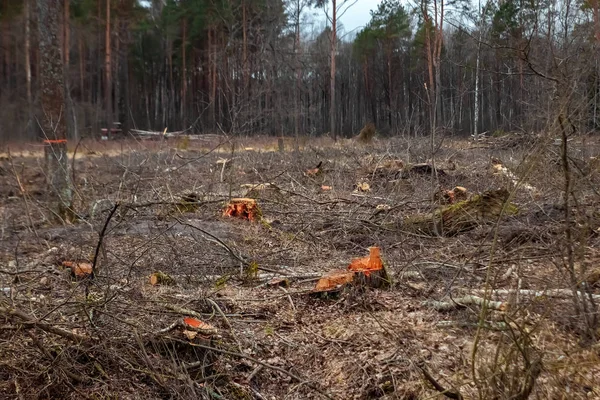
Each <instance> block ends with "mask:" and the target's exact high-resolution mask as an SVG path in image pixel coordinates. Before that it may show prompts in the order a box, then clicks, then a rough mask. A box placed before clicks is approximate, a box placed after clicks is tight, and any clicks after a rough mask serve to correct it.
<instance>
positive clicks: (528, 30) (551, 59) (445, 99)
mask: <svg viewBox="0 0 600 400" xmlns="http://www.w3.org/2000/svg"><path fill="white" fill-rule="evenodd" d="M62 3H63V4H62V5H63V10H61V26H62V32H63V34H62V37H61V38H60V43H61V46H62V57H63V62H64V65H65V77H66V80H65V81H66V85H67V88H68V90H67V93H68V94H69V96H67V113H68V115H69V118H67V121H68V125H69V136H70V138H73V137H78V136H88V135H90V134H97V132H98V131H99V129H100V128H101V127H106V126H108V125H112V123H113V122H116V121H118V122H120V123H121V124H122V126H123V127H124V129H125V130H127V129H129V128H137V129H144V130H152V131H162V130H163V129H164V128H168V130H169V131H177V130H187V131H188V132H189V133H218V132H225V133H227V134H234V135H253V134H268V135H284V136H293V135H320V134H324V133H329V134H330V135H332V136H333V137H338V136H341V137H349V136H353V135H355V134H357V133H358V131H360V129H361V128H362V127H363V126H364V125H365V124H366V123H369V122H373V123H374V124H375V126H376V128H377V129H378V131H379V132H381V133H384V134H390V135H397V134H411V135H419V134H428V133H431V132H443V133H452V134H471V135H473V134H474V135H477V134H478V133H481V132H489V133H490V134H494V133H496V134H498V133H502V132H505V131H522V132H530V131H539V130H542V129H544V127H547V126H548V125H549V124H553V123H555V122H556V121H557V117H558V116H559V115H563V116H564V117H565V121H568V122H569V126H570V127H571V129H572V131H573V132H580V133H586V132H592V131H594V130H595V129H596V128H597V124H598V115H597V114H598V104H597V103H598V86H599V85H598V76H599V74H598V68H599V65H598V45H599V44H600V22H599V13H598V1H597V0H588V1H581V0H576V1H572V0H566V1H559V0H503V1H488V2H486V3H484V2H480V3H479V4H475V3H471V2H467V1H461V0H458V1H453V2H450V1H443V0H438V1H434V0H422V1H420V2H419V1H416V2H400V1H397V0H384V1H383V2H382V3H381V4H380V5H379V7H378V8H376V9H375V10H373V11H372V14H371V20H370V22H369V23H368V25H367V26H365V27H363V28H359V29H357V30H356V31H351V32H344V30H343V29H344V28H343V26H341V25H340V24H339V23H337V22H338V21H337V19H338V18H339V17H336V14H337V16H339V15H340V13H343V12H344V11H345V10H346V9H347V8H348V7H352V3H353V1H352V0H337V1H333V3H332V2H331V1H330V2H327V1H322V0H152V1H144V2H140V1H136V0H63V1H62ZM317 13H318V14H319V15H325V16H326V17H325V18H323V19H318V18H319V17H317V18H316V17H315V14H317ZM332 27H334V28H333V29H332ZM332 31H335V35H332ZM0 36H1V39H0V59H1V62H0V73H1V75H0V76H1V81H0V118H2V120H3V121H4V123H3V129H2V131H1V132H0V139H2V140H15V139H21V138H26V139H32V138H34V137H36V136H39V133H38V132H37V131H38V130H39V129H38V128H37V127H38V126H39V124H38V123H37V122H36V121H37V120H39V116H40V115H41V109H40V106H39V99H38V97H39V91H40V90H39V89H40V82H39V76H40V53H39V46H38V43H39V29H38V24H37V14H36V10H35V2H33V1H31V0H0ZM332 54H335V57H333V58H332V57H331V55H332Z"/></svg>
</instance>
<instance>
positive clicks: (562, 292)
mask: <svg viewBox="0 0 600 400" xmlns="http://www.w3.org/2000/svg"><path fill="white" fill-rule="evenodd" d="M480 291H481V290H480ZM515 293H516V294H519V295H523V296H531V297H560V298H566V297H571V296H573V294H574V292H573V291H572V290H571V289H548V290H529V289H520V290H517V289H498V290H494V291H493V292H492V294H494V295H509V294H515ZM576 293H577V295H578V296H591V297H592V299H594V300H600V294H592V293H585V292H580V291H578V292H576Z"/></svg>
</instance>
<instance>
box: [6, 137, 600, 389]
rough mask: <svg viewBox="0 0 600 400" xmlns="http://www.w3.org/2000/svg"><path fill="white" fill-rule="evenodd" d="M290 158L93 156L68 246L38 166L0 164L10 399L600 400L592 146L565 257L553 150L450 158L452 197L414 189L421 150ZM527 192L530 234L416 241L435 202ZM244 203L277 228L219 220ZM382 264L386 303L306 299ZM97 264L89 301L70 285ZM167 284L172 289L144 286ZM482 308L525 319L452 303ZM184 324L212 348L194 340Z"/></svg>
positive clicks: (25, 151)
mask: <svg viewBox="0 0 600 400" xmlns="http://www.w3.org/2000/svg"><path fill="white" fill-rule="evenodd" d="M291 143H292V142H286V149H285V151H283V152H280V151H278V146H277V140H276V139H272V138H261V139H237V140H236V144H235V146H233V147H232V145H231V143H230V142H228V141H226V140H223V139H222V138H219V137H217V136H215V137H209V139H206V140H187V139H184V140H174V141H166V142H146V141H142V142H137V141H133V140H124V141H110V142H85V141H84V142H82V143H81V144H80V145H79V146H78V148H77V152H76V156H75V157H74V159H73V163H72V166H73V167H74V168H73V170H72V171H71V173H72V176H73V178H74V182H75V204H74V205H75V208H76V210H77V213H78V214H79V216H80V220H79V221H77V222H75V223H68V224H59V223H56V222H53V221H52V218H51V213H50V212H49V210H48V209H47V207H46V203H47V198H48V194H47V190H46V186H45V183H44V182H45V175H44V168H43V157H42V153H41V150H42V149H41V147H39V146H35V145H21V146H12V147H11V149H10V150H11V151H10V153H9V152H8V148H7V147H5V148H4V149H0V150H1V153H2V154H0V397H1V398H3V399H12V398H14V399H29V398H44V399H50V398H51V399H57V398H62V399H83V398H92V399H108V398H122V399H155V398H156V399H169V398H178V399H200V398H206V399H313V398H314V399H317V398H333V399H430V398H443V397H444V395H446V396H449V397H452V396H454V397H453V398H459V397H460V396H463V397H464V398H468V399H470V398H486V399H491V398H498V399H504V398H515V399H517V398H522V399H524V398H527V397H528V396H529V395H530V396H531V397H532V398H538V399H563V398H564V399H567V398H568V399H579V398H582V399H583V398H586V399H589V398H600V346H599V345H598V344H596V343H594V342H592V341H590V340H589V336H590V335H587V336H586V335H585V334H584V333H585V332H586V329H587V331H588V332H589V331H590V329H591V330H592V334H591V336H593V333H594V332H593V330H594V329H598V326H593V325H591V326H592V327H591V328H588V326H590V324H591V323H588V324H587V325H586V323H584V322H582V321H584V320H585V316H586V315H587V316H590V318H588V321H590V320H591V319H592V317H593V316H595V317H597V310H596V311H595V310H593V309H591V310H590V309H588V310H587V313H586V312H584V311H582V312H580V315H577V313H576V311H575V310H574V305H573V296H572V295H569V293H570V291H571V288H572V287H573V286H572V284H571V283H570V282H572V281H571V280H570V279H571V277H570V276H569V273H568V268H566V267H565V263H566V262H565V260H567V259H568V257H567V255H568V252H567V249H568V248H569V246H571V248H573V249H574V254H575V255H574V256H573V257H574V260H575V261H574V263H573V266H574V267H575V270H576V271H575V272H576V273H579V272H580V271H584V270H585V271H588V272H589V273H587V272H586V274H587V275H585V276H584V278H583V279H588V277H589V279H588V282H587V284H588V286H586V287H588V288H590V289H589V291H590V293H593V294H596V295H600V288H598V287H594V286H593V285H595V284H597V283H598V279H600V275H599V276H598V277H597V279H593V276H592V275H593V273H594V271H597V272H598V274H600V270H599V269H597V268H598V266H599V261H600V239H599V237H598V236H599V235H598V233H599V230H598V229H599V227H600V216H599V215H598V212H597V210H598V204H600V195H598V194H597V192H596V190H597V188H599V187H600V185H599V183H600V170H599V166H598V159H597V158H595V157H597V156H598V155H600V151H599V150H600V142H599V141H598V140H597V138H589V137H588V138H574V139H573V140H572V141H570V142H569V146H570V151H569V156H570V157H571V163H572V169H571V173H572V175H573V188H574V189H573V196H574V199H576V200H577V203H574V205H573V219H574V221H575V222H573V224H572V226H573V227H572V229H571V230H572V236H573V238H572V240H571V241H570V242H569V241H567V240H565V222H564V221H565V215H566V214H565V208H564V196H563V194H562V193H563V188H564V186H565V184H564V173H563V168H562V166H561V147H560V146H557V145H556V143H554V138H549V139H548V140H546V141H545V142H544V138H541V137H537V136H535V137H533V136H530V137H528V136H523V135H517V134H511V135H507V136H503V137H498V138H487V139H485V140H482V141H480V142H472V141H467V140H451V139H446V140H444V141H443V143H441V145H440V146H439V148H438V149H437V150H436V155H435V163H436V165H437V167H438V168H439V169H441V170H443V171H444V172H445V173H444V174H441V173H438V175H437V180H436V179H433V178H432V176H431V175H430V174H419V173H414V174H407V173H404V172H403V171H406V170H408V167H409V166H410V165H413V164H415V163H425V162H430V158H431V149H430V148H429V140H428V139H424V138H423V139H400V138H397V139H381V140H376V141H375V142H374V143H373V144H371V145H360V144H358V143H356V142H354V141H352V140H347V141H341V142H338V143H336V144H334V143H333V142H330V141H328V140H326V139H315V140H311V141H305V144H304V145H303V146H302V148H301V149H300V151H293V148H292V147H293V146H292V145H291ZM74 150H75V149H71V150H70V155H71V156H73V151H74ZM226 160H227V161H226ZM398 160H401V162H399V161H398ZM492 160H494V162H495V163H498V162H501V165H502V166H504V167H505V168H506V170H505V171H504V172H501V171H500V170H499V169H498V168H494V167H493V163H494V162H492ZM319 163H321V166H320V173H319V174H316V175H314V176H313V175H311V174H307V170H309V169H312V168H315V167H316V166H317V165H319ZM506 171H512V173H513V174H514V177H513V178H511V177H510V176H508V173H507V172H506ZM515 177H516V178H515ZM521 178H522V179H521ZM364 182H367V183H368V186H369V188H368V190H363V191H360V190H359V189H357V184H359V183H364ZM516 182H518V184H519V187H518V188H517V190H515V191H513V192H514V197H513V198H512V202H513V203H514V204H515V205H516V206H517V207H518V213H516V214H515V215H507V216H503V217H501V218H500V219H497V220H493V221H489V223H481V224H479V225H478V226H474V227H473V229H471V230H469V231H466V232H463V233H460V234H456V235H453V236H444V235H440V236H430V235H426V234H421V233H418V232H417V233H415V232H414V231H408V230H407V229H404V226H403V221H404V220H405V218H406V217H408V216H411V215H415V214H419V213H427V212H430V211H432V210H433V209H434V208H435V207H438V206H439V204H436V203H435V202H434V201H433V199H434V198H436V196H435V195H434V193H435V192H438V191H439V190H440V188H442V189H452V188H454V187H455V186H462V187H465V188H466V189H467V190H468V192H469V193H471V194H477V193H483V192H486V191H488V190H494V189H498V188H508V189H510V190H512V189H514V187H515V184H516ZM265 183H270V184H272V185H271V186H269V187H266V188H265V187H260V188H255V189H254V190H252V192H251V193H248V191H249V190H251V189H250V188H249V187H248V186H243V185H247V184H265ZM324 186H327V187H329V188H324ZM362 189H366V187H365V186H363V187H362ZM192 193H193V194H194V195H193V199H194V205H193V206H190V205H185V206H182V205H181V204H180V203H181V199H182V197H183V196H186V195H190V194H192ZM231 196H233V197H249V196H252V197H254V198H256V199H257V202H258V204H259V206H260V208H261V211H262V219H261V220H260V221H256V222H250V221H246V220H241V219H236V218H232V217H227V216H223V208H224V207H225V205H226V204H227V202H228V200H229V198H230V197H231ZM188 197H189V196H188ZM436 201H437V200H436ZM105 226H106V230H105V232H104V234H103V235H102V246H99V237H100V236H101V232H102V230H103V227H105ZM370 246H378V247H379V248H380V249H381V254H382V258H383V260H384V262H385V265H386V268H387V270H388V272H389V274H390V275H391V277H392V286H391V287H390V288H379V289H376V288H369V287H356V286H350V287H348V288H347V289H346V290H343V291H342V292H341V293H338V294H337V295H335V296H331V297H330V298H323V297H315V296H313V295H311V292H312V289H313V288H314V286H315V283H316V281H317V279H318V277H319V276H321V275H323V274H326V273H328V272H330V271H333V270H339V269H344V268H346V267H347V266H348V264H349V263H350V261H351V260H352V259H354V258H357V257H364V256H366V255H367V254H368V248H369V247H370ZM97 250H99V251H97ZM95 258H96V272H95V275H94V278H93V279H91V278H84V279H76V278H75V277H73V276H72V274H71V270H70V269H69V268H68V267H64V262H65V261H70V262H87V263H93V262H94V259H95ZM566 264H567V266H568V262H567V263H566ZM595 268H596V269H595ZM159 271H160V272H162V273H164V274H167V275H168V276H170V277H171V278H172V279H173V280H174V282H172V283H171V284H157V285H152V284H150V281H149V279H150V276H151V274H153V273H156V272H159ZM590 271H591V272H590ZM274 278H287V279H288V280H289V282H290V285H289V286H288V287H283V286H279V285H272V284H270V282H271V281H272V279H274ZM166 283H170V282H166ZM485 289H490V290H491V289H493V290H496V291H497V290H502V289H506V290H508V291H510V290H512V291H513V292H514V291H515V290H516V291H517V293H518V294H517V295H513V296H506V292H505V293H504V295H503V294H502V292H497V293H499V294H497V295H496V294H495V295H493V300H495V301H502V302H503V303H502V304H503V305H509V306H510V307H508V306H507V307H504V306H502V307H500V308H502V310H495V309H493V307H492V306H490V307H489V309H488V308H485V309H484V311H483V312H482V307H481V305H480V304H479V305H478V304H476V303H475V304H461V305H459V304H456V303H453V301H452V300H451V298H455V299H456V298H461V297H462V298H464V296H468V295H473V296H483V295H484V294H483V293H484V290H485ZM552 289H559V290H560V289H568V291H567V292H568V293H567V294H566V295H564V294H565V292H560V291H557V292H551V290H552ZM526 290H535V291H544V293H538V295H536V296H532V295H531V292H526ZM594 299H596V297H592V300H594ZM436 301H444V302H446V304H447V305H450V306H449V307H446V308H445V309H443V310H442V309H440V307H436V304H438V303H435V302H436ZM590 302H591V301H589V302H588V303H590ZM494 304H496V303H494ZM184 317H194V318H197V319H201V320H202V321H204V322H206V323H208V324H210V325H211V326H212V327H213V328H214V329H216V332H215V331H211V332H207V331H204V332H200V333H199V334H197V332H195V331H194V330H191V329H187V328H186V329H184V328H183V327H182V326H183V322H181V321H182V319H183V318H184ZM598 333H599V332H598V331H596V332H595V334H598ZM433 382H437V384H438V387H437V388H436V387H435V384H434V383H433ZM444 390H446V392H445V394H442V393H441V392H442V391H444ZM459 392H460V395H459ZM529 392H531V393H529ZM519 396H520V397H519Z"/></svg>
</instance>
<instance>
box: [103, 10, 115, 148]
mask: <svg viewBox="0 0 600 400" xmlns="http://www.w3.org/2000/svg"><path fill="white" fill-rule="evenodd" d="M104 43H105V53H104V74H105V75H104V76H105V79H104V85H105V88H104V96H105V99H104V100H105V107H106V110H105V112H106V129H107V134H108V135H109V136H110V131H111V129H112V125H113V115H112V71H111V69H112V65H111V44H110V0H106V31H105V39H104Z"/></svg>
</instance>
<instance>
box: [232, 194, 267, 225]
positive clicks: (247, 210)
mask: <svg viewBox="0 0 600 400" xmlns="http://www.w3.org/2000/svg"><path fill="white" fill-rule="evenodd" d="M223 215H224V216H227V217H235V218H241V219H246V220H248V221H257V220H259V219H260V217H261V211H260V208H259V207H258V203H257V202H256V200H255V199H251V198H248V197H241V198H235V199H231V201H230V202H229V204H227V207H225V210H224V211H223Z"/></svg>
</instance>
